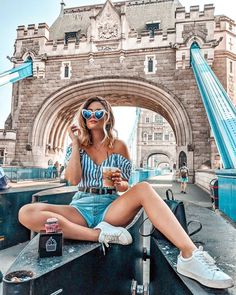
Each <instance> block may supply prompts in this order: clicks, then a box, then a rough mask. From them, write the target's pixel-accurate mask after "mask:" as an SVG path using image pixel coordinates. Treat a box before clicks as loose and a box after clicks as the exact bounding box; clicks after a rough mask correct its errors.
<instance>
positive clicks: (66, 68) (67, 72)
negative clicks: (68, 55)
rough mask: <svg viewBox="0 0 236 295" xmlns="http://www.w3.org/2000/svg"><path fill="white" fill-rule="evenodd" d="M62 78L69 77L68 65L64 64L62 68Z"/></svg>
mask: <svg viewBox="0 0 236 295" xmlns="http://www.w3.org/2000/svg"><path fill="white" fill-rule="evenodd" d="M64 77H65V78H68V77H69V65H68V64H65V66H64Z"/></svg>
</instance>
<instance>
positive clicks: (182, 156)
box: [179, 151, 187, 168]
mask: <svg viewBox="0 0 236 295" xmlns="http://www.w3.org/2000/svg"><path fill="white" fill-rule="evenodd" d="M184 162H185V163H186V165H187V155H186V153H185V152H183V151H181V152H180V153H179V168H180V167H182V166H183V163H184Z"/></svg>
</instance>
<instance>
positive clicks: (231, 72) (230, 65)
mask: <svg viewBox="0 0 236 295" xmlns="http://www.w3.org/2000/svg"><path fill="white" fill-rule="evenodd" d="M229 72H230V74H233V62H232V61H230V62H229Z"/></svg>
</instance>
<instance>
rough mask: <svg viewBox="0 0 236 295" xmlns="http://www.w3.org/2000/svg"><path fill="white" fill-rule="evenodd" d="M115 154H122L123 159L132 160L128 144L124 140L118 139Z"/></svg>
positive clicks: (115, 143) (114, 149)
mask: <svg viewBox="0 0 236 295" xmlns="http://www.w3.org/2000/svg"><path fill="white" fill-rule="evenodd" d="M113 153H114V154H120V155H122V156H123V157H125V158H127V159H130V156H129V151H128V147H127V145H126V143H125V142H124V141H123V140H120V139H116V140H115V142H114V147H113Z"/></svg>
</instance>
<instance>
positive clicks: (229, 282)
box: [177, 268, 234, 289]
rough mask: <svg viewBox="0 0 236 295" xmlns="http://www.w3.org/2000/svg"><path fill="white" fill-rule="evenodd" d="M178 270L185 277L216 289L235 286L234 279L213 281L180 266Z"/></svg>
mask: <svg viewBox="0 0 236 295" xmlns="http://www.w3.org/2000/svg"><path fill="white" fill-rule="evenodd" d="M177 272H178V273H179V274H181V275H183V276H185V277H188V278H191V279H193V280H195V281H197V282H199V283H200V284H202V285H204V286H206V287H209V288H215V289H227V288H231V287H233V286H234V283H233V281H232V280H225V281H211V280H208V279H204V278H202V277H199V276H197V275H194V274H193V273H191V272H188V271H184V270H181V269H180V268H177Z"/></svg>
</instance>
